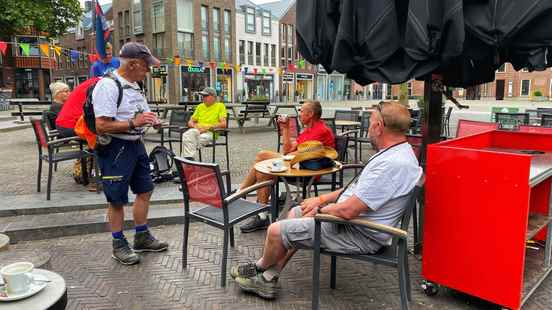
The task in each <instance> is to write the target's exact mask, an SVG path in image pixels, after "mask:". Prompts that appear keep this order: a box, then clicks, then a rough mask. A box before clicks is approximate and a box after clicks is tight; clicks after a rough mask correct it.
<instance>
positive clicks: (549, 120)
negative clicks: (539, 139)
mask: <svg viewBox="0 0 552 310" xmlns="http://www.w3.org/2000/svg"><path fill="white" fill-rule="evenodd" d="M541 126H542V127H552V114H543V115H541Z"/></svg>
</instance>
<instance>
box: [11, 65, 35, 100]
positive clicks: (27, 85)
mask: <svg viewBox="0 0 552 310" xmlns="http://www.w3.org/2000/svg"><path fill="white" fill-rule="evenodd" d="M38 89H39V85H38V70H33V69H16V71H15V95H16V96H15V97H17V98H38V96H39V93H38Z"/></svg>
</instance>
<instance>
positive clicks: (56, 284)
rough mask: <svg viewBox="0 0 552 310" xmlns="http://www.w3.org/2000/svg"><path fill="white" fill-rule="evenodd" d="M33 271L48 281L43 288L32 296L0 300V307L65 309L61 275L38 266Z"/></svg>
mask: <svg viewBox="0 0 552 310" xmlns="http://www.w3.org/2000/svg"><path fill="white" fill-rule="evenodd" d="M33 273H37V274H40V275H43V276H45V277H46V278H48V280H50V282H48V285H47V286H46V287H45V288H43V289H42V290H41V291H40V292H38V293H36V294H35V295H33V296H29V297H27V298H24V299H20V300H14V301H0V309H2V310H23V309H33V310H34V309H48V310H58V309H65V306H66V305H67V289H66V287H65V280H64V279H63V277H61V276H60V275H59V274H57V273H55V272H52V271H49V270H45V269H39V268H35V269H34V270H33Z"/></svg>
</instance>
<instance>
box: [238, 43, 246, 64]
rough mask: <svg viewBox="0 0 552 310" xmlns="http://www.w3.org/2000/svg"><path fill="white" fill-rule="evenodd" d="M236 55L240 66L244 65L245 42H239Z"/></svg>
mask: <svg viewBox="0 0 552 310" xmlns="http://www.w3.org/2000/svg"><path fill="white" fill-rule="evenodd" d="M238 53H239V58H240V65H244V64H245V41H244V40H240V42H239V44H238Z"/></svg>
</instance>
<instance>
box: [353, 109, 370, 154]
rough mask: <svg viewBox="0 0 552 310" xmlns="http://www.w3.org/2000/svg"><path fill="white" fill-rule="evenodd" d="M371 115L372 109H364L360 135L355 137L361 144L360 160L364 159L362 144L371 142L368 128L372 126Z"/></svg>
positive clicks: (361, 117) (359, 144)
mask: <svg viewBox="0 0 552 310" xmlns="http://www.w3.org/2000/svg"><path fill="white" fill-rule="evenodd" d="M370 115H372V112H371V111H364V112H362V115H361V116H360V131H359V133H358V137H357V138H356V139H355V140H356V142H357V143H358V146H359V149H360V150H359V152H360V156H359V157H360V161H362V144H368V145H370V146H371V144H370V137H369V136H368V129H369V128H370Z"/></svg>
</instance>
